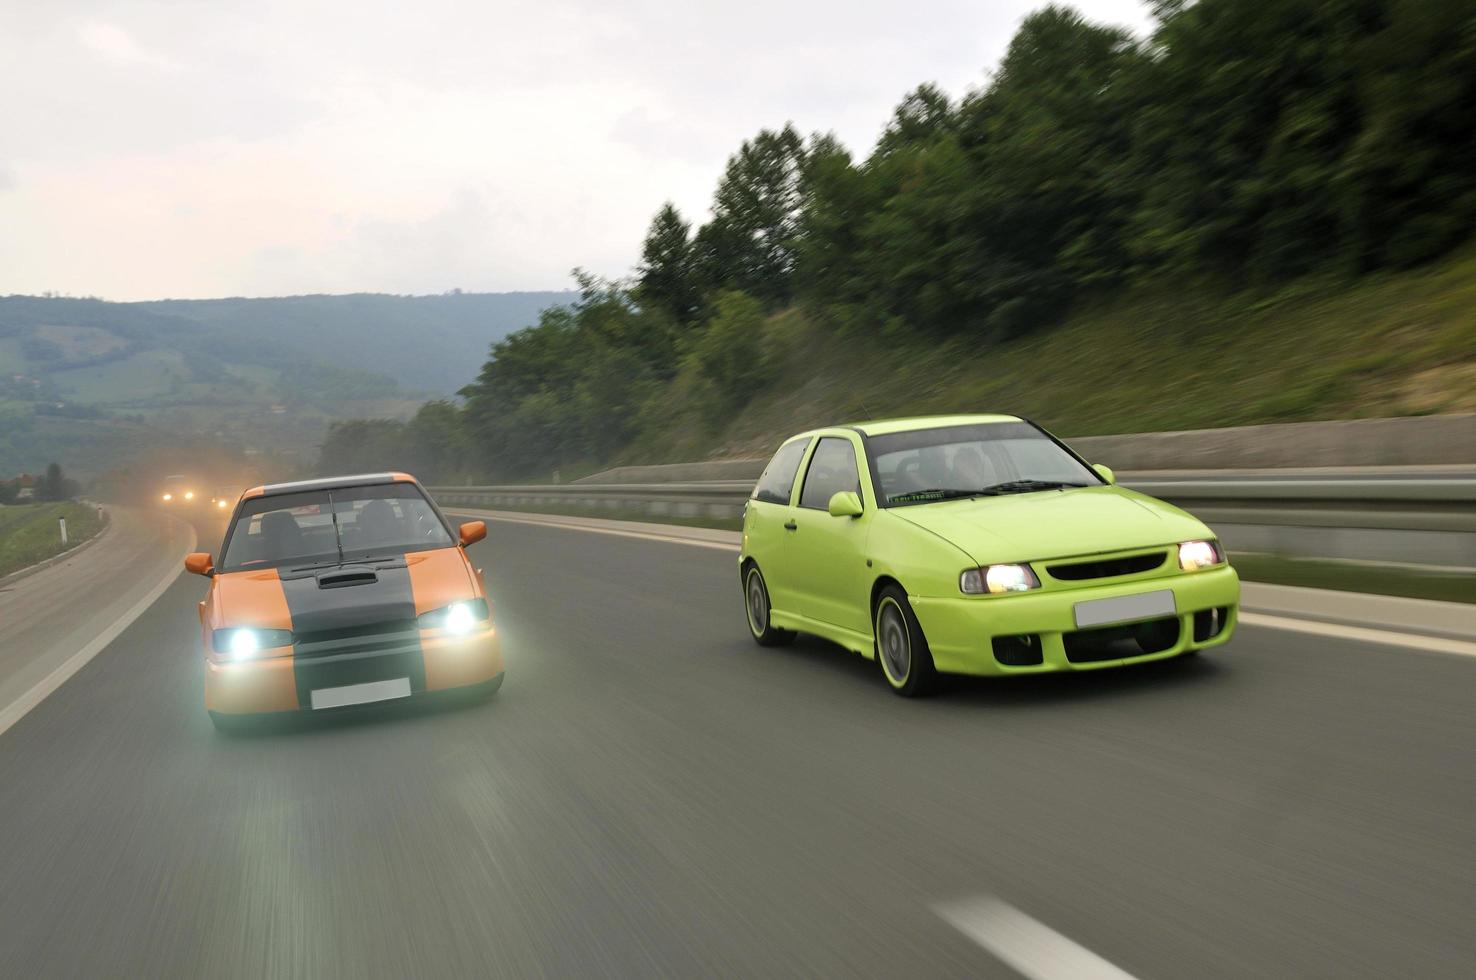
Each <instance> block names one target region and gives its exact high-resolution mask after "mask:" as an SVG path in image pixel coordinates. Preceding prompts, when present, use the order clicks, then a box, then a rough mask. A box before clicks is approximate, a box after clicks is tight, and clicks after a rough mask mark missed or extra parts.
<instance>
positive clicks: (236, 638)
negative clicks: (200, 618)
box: [210, 627, 292, 660]
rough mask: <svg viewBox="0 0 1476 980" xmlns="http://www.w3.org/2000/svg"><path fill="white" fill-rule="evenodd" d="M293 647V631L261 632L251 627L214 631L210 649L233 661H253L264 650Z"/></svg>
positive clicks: (211, 636) (211, 635) (211, 634)
mask: <svg viewBox="0 0 1476 980" xmlns="http://www.w3.org/2000/svg"><path fill="white" fill-rule="evenodd" d="M291 645H292V631H291V630H259V629H254V628H251V627H236V628H234V629H225V630H212V631H211V633H210V648H211V649H212V650H214V651H215V652H216V653H219V654H223V655H225V656H226V657H227V658H229V659H231V660H251V659H253V658H254V657H256V656H258V655H259V654H260V653H261V651H263V650H271V649H274V648H276V647H290V646H291Z"/></svg>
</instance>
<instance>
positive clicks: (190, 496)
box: [185, 490, 195, 500]
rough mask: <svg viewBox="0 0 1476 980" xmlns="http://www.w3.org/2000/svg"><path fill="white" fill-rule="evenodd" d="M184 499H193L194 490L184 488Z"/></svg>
mask: <svg viewBox="0 0 1476 980" xmlns="http://www.w3.org/2000/svg"><path fill="white" fill-rule="evenodd" d="M185 499H186V500H194V499H195V491H193V490H186V491H185Z"/></svg>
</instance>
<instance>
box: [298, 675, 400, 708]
mask: <svg viewBox="0 0 1476 980" xmlns="http://www.w3.org/2000/svg"><path fill="white" fill-rule="evenodd" d="M409 696H410V678H408V677H396V678H395V679H394V680H392V681H370V682H369V683H368V684H350V685H349V686H348V687H324V688H319V689H318V690H316V691H314V692H313V709H314V710H316V709H318V708H342V707H343V706H344V705H349V704H370V703H372V702H374V701H393V700H394V699H395V698H408V697H409Z"/></svg>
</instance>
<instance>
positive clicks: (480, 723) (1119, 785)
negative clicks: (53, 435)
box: [0, 523, 1476, 978]
mask: <svg viewBox="0 0 1476 980" xmlns="http://www.w3.org/2000/svg"><path fill="white" fill-rule="evenodd" d="M202 540H203V538H202ZM473 554H474V555H475V556H477V557H478V559H479V561H480V563H482V564H485V565H486V567H487V580H488V584H489V588H490V590H491V592H492V595H493V598H494V601H495V603H496V612H497V618H498V621H499V623H500V626H501V629H502V631H503V635H504V638H505V641H506V644H507V650H508V661H509V671H508V681H507V684H506V685H505V686H504V687H503V689H502V691H501V692H500V693H499V694H498V695H497V696H496V697H495V698H493V699H491V700H490V701H487V702H484V703H472V704H466V705H449V706H439V705H436V706H430V707H427V708H418V709H412V710H406V709H405V708H404V707H403V706H399V707H396V708H390V709H381V710H374V711H369V712H360V713H358V714H356V715H353V716H339V717H336V718H333V719H323V718H316V719H310V720H309V722H308V723H307V724H304V725H299V726H291V727H288V728H286V729H283V730H278V731H275V732H271V733H268V734H265V735H261V736H257V737H249V738H236V739H231V738H223V737H218V736H217V735H216V734H215V733H214V732H213V730H212V729H211V727H210V724H209V721H208V719H207V718H206V716H205V713H204V710H203V708H202V707H201V704H200V687H201V683H202V681H201V673H202V668H201V665H200V661H199V655H198V653H197V650H196V646H197V642H198V641H197V629H198V627H197V623H196V620H195V611H194V603H195V602H196V601H197V600H198V599H199V598H200V596H201V595H202V594H203V591H204V588H203V583H202V582H201V581H200V580H198V579H192V578H189V577H181V579H180V580H179V581H177V582H176V583H175V585H174V586H172V587H171V588H170V589H169V590H168V591H167V592H166V593H165V594H164V595H163V597H162V598H161V599H160V600H159V602H158V603H156V605H155V606H154V607H153V608H151V609H150V610H149V611H148V612H147V613H145V614H144V615H143V616H142V617H141V618H140V619H139V620H138V621H136V622H135V623H134V624H133V625H132V626H131V627H130V628H129V629H128V630H126V631H125V632H124V633H123V634H122V635H121V636H120V637H119V638H118V640H117V641H115V642H114V643H113V644H112V645H111V646H110V647H109V648H108V649H107V650H104V651H103V652H102V653H101V654H99V656H98V657H97V658H96V659H95V660H93V661H92V662H91V663H90V664H89V665H88V666H87V667H85V668H83V670H82V671H81V672H79V673H78V674H77V675H76V676H75V677H74V678H72V680H71V681H69V682H68V683H67V684H66V685H64V686H63V687H62V688H61V689H59V690H58V691H57V692H56V693H55V694H53V695H52V696H51V697H50V698H49V699H47V700H46V701H45V702H43V703H42V704H41V705H40V706H38V707H37V708H36V709H35V710H33V711H32V712H31V713H30V714H29V715H27V716H26V717H25V718H23V719H22V720H21V721H20V722H18V723H17V724H16V725H15V726H14V727H13V728H12V729H11V730H10V731H9V732H7V733H6V734H4V735H3V736H0V882H3V887H0V975H15V976H31V975H56V974H61V975H99V974H107V975H148V976H201V975H209V976H250V977H257V976H269V975H279V976H280V975H323V976H328V975H342V976H386V977H401V976H411V975H439V976H449V975H479V974H499V975H508V976H519V977H522V976H538V975H545V976H575V975H577V976H595V975H620V976H636V975H638V976H656V975H660V976H744V977H747V976H832V975H841V974H844V975H858V976H879V977H882V976H914V975H931V976H958V977H979V976H984V977H991V976H998V977H1012V976H1017V974H1015V973H1014V972H1013V971H1012V970H1011V969H1010V968H1008V967H1006V966H1005V965H1003V963H1002V962H1001V961H1000V960H999V959H997V958H996V957H995V955H994V954H992V953H991V952H989V951H986V950H985V949H982V948H980V946H978V945H976V944H975V943H974V941H973V940H971V939H970V938H968V937H967V936H965V935H964V933H963V932H961V931H960V930H959V929H956V928H955V927H954V926H953V925H950V924H949V922H948V921H946V920H945V918H944V917H943V914H940V910H946V908H947V907H949V904H950V903H956V902H958V901H960V900H967V899H971V898H973V897H975V896H981V895H992V896H997V897H998V898H1000V899H1002V900H1003V901H1005V902H1008V903H1009V904H1010V905H1012V906H1014V907H1015V908H1017V909H1020V910H1022V911H1024V912H1025V913H1028V914H1029V915H1030V916H1032V917H1033V918H1034V919H1036V920H1038V921H1039V922H1041V923H1044V924H1045V925H1047V926H1049V927H1050V928H1051V929H1053V930H1055V931H1056V932H1058V933H1060V934H1061V935H1064V936H1066V937H1069V938H1070V939H1071V940H1073V941H1075V942H1076V943H1079V944H1080V945H1081V946H1083V947H1085V948H1086V949H1087V950H1090V951H1091V952H1093V953H1095V954H1097V955H1098V956H1100V957H1102V958H1104V959H1105V960H1107V961H1108V962H1110V963H1113V964H1115V965H1116V966H1118V967H1119V968H1121V969H1122V970H1125V971H1127V972H1128V973H1130V974H1133V975H1136V976H1138V977H1143V978H1152V977H1182V976H1195V977H1221V976H1223V977H1244V976H1327V977H1333V976H1336V977H1354V976H1368V977H1384V976H1390V975H1409V976H1420V977H1438V976H1468V975H1469V972H1470V964H1471V963H1472V962H1476V930H1472V929H1471V928H1470V923H1471V921H1472V912H1473V911H1476V909H1473V899H1476V830H1473V821H1472V817H1471V815H1472V814H1473V813H1476V766H1473V765H1472V763H1473V761H1476V753H1473V751H1472V745H1473V744H1476V743H1473V736H1476V713H1473V712H1472V710H1471V705H1472V703H1473V699H1472V696H1471V692H1472V687H1473V681H1476V663H1473V662H1472V661H1471V660H1469V659H1468V658H1458V657H1442V656H1427V655H1421V654H1416V653H1410V652H1407V651H1398V650H1390V649H1388V648H1384V647H1379V646H1372V645H1359V644H1353V643H1342V642H1338V643H1334V642H1323V641H1320V640H1317V639H1315V638H1310V637H1305V636H1299V635H1295V634H1291V633H1284V632H1277V631H1271V630H1264V629H1246V630H1244V631H1243V633H1242V634H1241V636H1240V637H1239V638H1237V640H1236V641H1235V642H1234V643H1233V644H1232V645H1231V646H1230V647H1229V648H1228V649H1225V650H1223V651H1219V652H1214V653H1211V654H1208V655H1206V656H1203V657H1201V658H1198V659H1197V660H1192V661H1187V662H1182V663H1172V664H1166V665H1160V666H1150V667H1143V668H1139V669H1135V670H1126V671H1118V672H1112V673H1097V674H1087V675H1081V676H1070V677H1059V678H1032V679H1026V680H1020V681H1011V682H1009V683H983V682H979V683H964V684H960V685H958V686H957V687H956V688H955V689H954V690H952V691H951V692H950V693H948V694H946V695H944V696H942V697H939V698H936V699H933V700H930V701H923V702H907V701H903V700H901V699H899V698H896V697H894V696H892V695H891V694H890V693H888V692H887V691H886V690H885V689H884V687H883V685H882V684H881V683H880V681H879V679H878V678H877V677H876V676H875V675H874V674H873V673H872V670H873V669H874V668H872V667H871V666H870V665H868V664H866V663H864V662H862V661H861V660H859V659H858V658H854V657H851V656H849V655H846V654H844V653H842V652H840V651H838V650H837V649H836V648H833V647H831V646H829V645H827V644H824V643H821V642H819V641H805V640H802V641H801V642H800V644H798V645H797V646H796V647H794V648H790V649H778V650H767V649H760V648H758V647H756V646H754V645H753V644H752V643H751V642H750V641H749V640H748V638H747V636H746V634H745V632H744V625H743V622H742V611H741V606H740V605H739V602H738V599H737V595H736V591H737V586H736V575H735V572H734V568H733V561H732V559H731V558H730V557H729V556H727V555H725V554H723V553H722V552H720V551H716V550H712V549H707V548H698V547H686V546H681V545H674V544H668V543H662V542H654V541H643V540H638V539H631V538H623V537H616V536H610V535H602V534H590V533H584V532H580V531H576V530H567V529H561V528H550V527H538V526H535V525H530V524H512V523H495V524H493V525H492V527H491V531H490V534H489V538H488V540H487V542H485V543H484V544H481V545H477V546H476V547H475V548H474V549H473Z"/></svg>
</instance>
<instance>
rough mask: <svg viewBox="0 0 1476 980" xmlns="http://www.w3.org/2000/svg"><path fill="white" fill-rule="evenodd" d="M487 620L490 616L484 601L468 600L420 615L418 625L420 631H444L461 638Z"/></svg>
mask: <svg viewBox="0 0 1476 980" xmlns="http://www.w3.org/2000/svg"><path fill="white" fill-rule="evenodd" d="M488 618H490V614H489V613H488V611H487V600H486V599H468V600H466V601H464V602H453V603H451V605H449V606H444V607H442V608H440V609H432V610H431V611H430V612H428V613H421V614H420V619H419V625H420V628H421V629H433V630H434V629H438V630H445V631H446V632H447V633H450V634H451V635H452V636H461V635H463V634H466V633H470V632H471V631H472V630H474V629H476V628H477V624H478V623H484V622H486V621H487V619H488Z"/></svg>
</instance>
